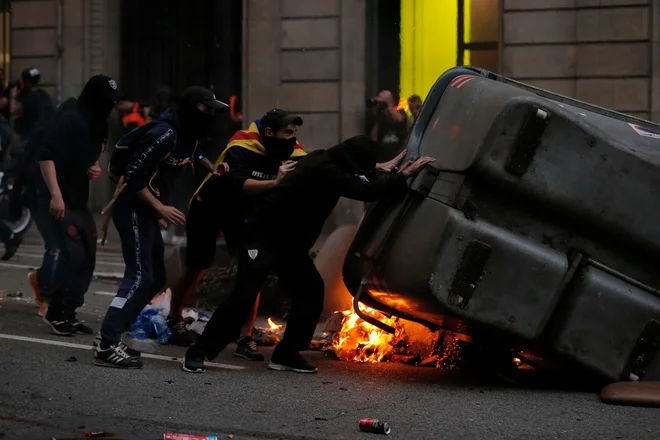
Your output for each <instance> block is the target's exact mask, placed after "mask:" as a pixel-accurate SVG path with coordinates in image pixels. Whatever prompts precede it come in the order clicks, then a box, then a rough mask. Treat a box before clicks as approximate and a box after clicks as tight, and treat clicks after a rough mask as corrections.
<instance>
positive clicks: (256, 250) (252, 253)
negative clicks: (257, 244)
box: [248, 249, 259, 260]
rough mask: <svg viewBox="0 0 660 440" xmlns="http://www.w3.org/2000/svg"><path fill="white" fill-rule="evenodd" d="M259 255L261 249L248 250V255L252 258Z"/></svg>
mask: <svg viewBox="0 0 660 440" xmlns="http://www.w3.org/2000/svg"><path fill="white" fill-rule="evenodd" d="M257 255H259V249H250V250H248V257H250V258H252V259H253V260H254V259H255V258H257Z"/></svg>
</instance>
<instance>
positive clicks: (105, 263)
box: [16, 253, 124, 267]
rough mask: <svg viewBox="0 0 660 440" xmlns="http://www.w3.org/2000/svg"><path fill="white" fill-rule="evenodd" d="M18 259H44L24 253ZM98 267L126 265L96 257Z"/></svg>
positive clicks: (18, 255)
mask: <svg viewBox="0 0 660 440" xmlns="http://www.w3.org/2000/svg"><path fill="white" fill-rule="evenodd" d="M16 256H17V257H27V258H39V259H41V258H43V257H44V256H43V254H41V255H38V254H23V253H17V254H16ZM96 265H97V266H117V267H124V263H117V262H111V261H105V260H102V259H99V256H98V255H97V256H96Z"/></svg>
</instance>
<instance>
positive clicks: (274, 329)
mask: <svg viewBox="0 0 660 440" xmlns="http://www.w3.org/2000/svg"><path fill="white" fill-rule="evenodd" d="M268 325H269V326H270V329H271V330H273V331H277V330H279V329H281V328H282V326H281V325H277V324H275V323H274V322H273V318H268Z"/></svg>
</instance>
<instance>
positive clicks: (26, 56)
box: [11, 0, 120, 100]
mask: <svg viewBox="0 0 660 440" xmlns="http://www.w3.org/2000/svg"><path fill="white" fill-rule="evenodd" d="M119 6H120V2H119V1H112V2H109V1H108V0H13V1H12V2H11V8H12V38H11V46H12V47H11V57H12V65H11V77H12V79H18V78H19V76H20V73H21V71H22V70H23V69H25V68H26V67H28V66H37V67H39V69H40V70H41V72H42V83H43V86H44V88H45V89H46V90H47V91H48V92H49V93H50V94H51V96H52V97H53V99H55V100H58V99H59V100H64V99H66V98H68V97H70V96H76V95H77V94H78V93H80V90H81V89H82V86H83V85H84V84H85V81H86V80H87V78H89V76H91V75H94V74H96V73H101V72H104V73H108V74H110V75H114V76H117V75H118V74H119V45H120V42H119V26H118V24H119V23H118V21H117V19H118V17H119ZM59 14H61V17H62V21H61V28H60V29H61V32H60V35H59V44H58V27H59V26H58V25H60V23H58V21H59V20H58V19H59ZM58 69H61V70H60V71H59V72H58ZM58 75H60V79H59V86H60V88H59V89H58V87H57V86H58Z"/></svg>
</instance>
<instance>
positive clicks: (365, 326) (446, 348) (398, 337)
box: [332, 304, 462, 369]
mask: <svg viewBox="0 0 660 440" xmlns="http://www.w3.org/2000/svg"><path fill="white" fill-rule="evenodd" d="M360 310H361V311H363V312H365V313H366V314H368V315H370V316H372V317H374V318H376V319H378V320H379V321H381V322H383V323H385V324H387V325H389V326H391V327H393V328H395V329H396V331H395V333H394V334H390V333H387V332H385V331H383V330H381V329H379V328H377V327H375V326H373V325H371V324H369V323H367V322H365V321H364V320H362V319H361V318H360V317H359V316H358V315H357V314H356V313H355V310H353V309H352V308H351V309H350V310H345V311H343V312H341V314H342V315H343V321H342V325H341V330H339V331H338V332H337V333H336V334H335V335H334V338H333V340H332V350H333V351H334V352H335V354H336V355H337V356H338V357H339V358H340V359H342V360H345V361H350V362H369V363H376V362H400V363H406V364H414V365H423V366H434V367H437V368H443V369H454V368H456V367H457V365H458V363H459V362H460V360H461V347H462V345H461V344H459V343H458V338H459V336H457V335H454V334H449V333H448V332H441V331H438V332H432V331H430V330H429V329H428V328H426V327H424V326H422V325H420V324H417V323H414V322H411V321H406V320H403V319H400V318H396V317H388V316H385V315H384V314H382V313H380V312H379V311H377V310H374V309H372V308H370V307H366V306H364V305H362V304H360Z"/></svg>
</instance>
